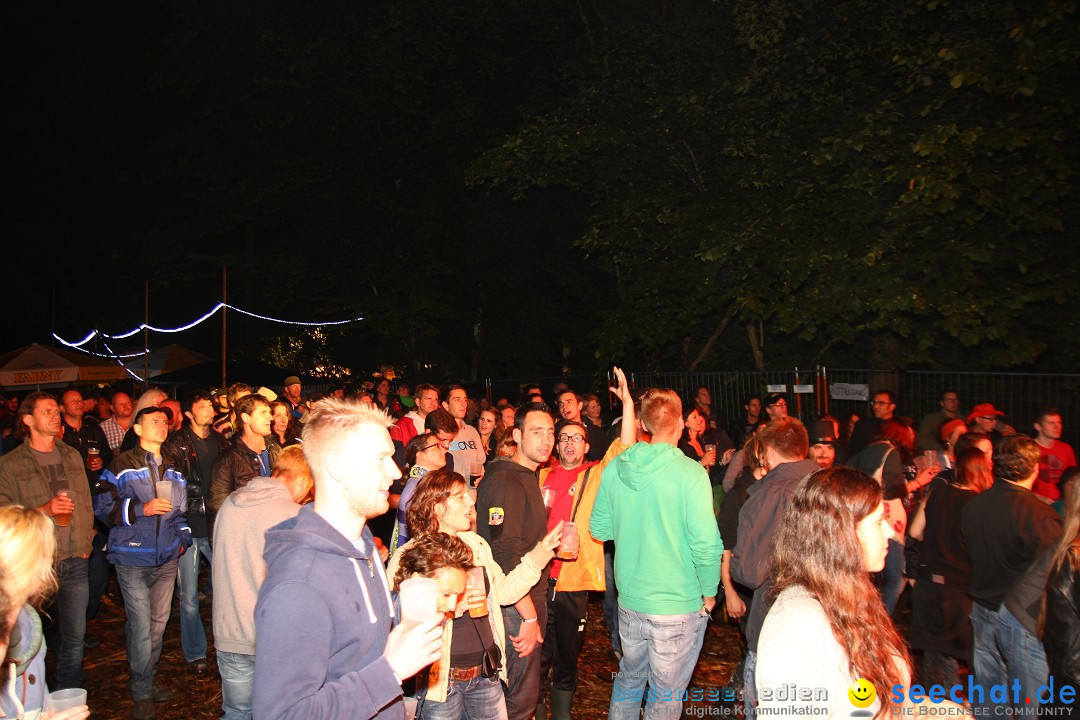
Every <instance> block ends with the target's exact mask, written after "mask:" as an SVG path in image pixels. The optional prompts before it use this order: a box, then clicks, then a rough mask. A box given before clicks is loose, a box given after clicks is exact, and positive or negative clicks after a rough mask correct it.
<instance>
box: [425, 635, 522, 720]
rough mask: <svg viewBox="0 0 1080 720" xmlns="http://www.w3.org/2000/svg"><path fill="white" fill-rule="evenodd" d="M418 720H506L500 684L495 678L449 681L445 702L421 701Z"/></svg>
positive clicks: (477, 677)
mask: <svg viewBox="0 0 1080 720" xmlns="http://www.w3.org/2000/svg"><path fill="white" fill-rule="evenodd" d="M538 649H539V648H537V650H538ZM533 652H536V650H534V651H533ZM533 709H534V710H535V709H536V708H535V707H534V708H533ZM420 717H421V720H461V718H468V720H506V702H505V700H504V699H503V688H502V683H501V682H499V678H498V677H493V678H486V677H481V676H479V675H478V676H476V677H475V678H473V679H472V680H469V681H467V682H454V681H453V680H451V681H450V690H449V692H448V693H447V695H446V702H433V701H431V700H424V706H423V707H422V708H421V709H420Z"/></svg>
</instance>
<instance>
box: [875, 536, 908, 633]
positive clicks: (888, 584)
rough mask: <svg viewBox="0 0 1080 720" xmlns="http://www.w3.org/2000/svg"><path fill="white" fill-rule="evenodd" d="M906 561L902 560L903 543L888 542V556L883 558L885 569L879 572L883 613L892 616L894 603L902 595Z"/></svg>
mask: <svg viewBox="0 0 1080 720" xmlns="http://www.w3.org/2000/svg"><path fill="white" fill-rule="evenodd" d="M906 569H907V561H906V560H905V559H904V543H899V542H896V541H895V540H890V541H889V554H888V555H886V556H885V567H884V568H883V569H882V571H881V578H880V583H881V599H882V601H883V602H884V603H885V612H887V613H889V615H892V614H893V612H894V611H895V610H896V603H897V602H898V601H899V600H900V596H901V595H903V594H904V583H905V582H906V581H905V580H904V571H905V570H906Z"/></svg>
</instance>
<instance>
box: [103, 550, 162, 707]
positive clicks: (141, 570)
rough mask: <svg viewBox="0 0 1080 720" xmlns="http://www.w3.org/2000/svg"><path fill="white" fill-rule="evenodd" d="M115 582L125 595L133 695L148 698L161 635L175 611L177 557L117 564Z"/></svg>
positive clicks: (159, 650)
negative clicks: (149, 564) (154, 562)
mask: <svg viewBox="0 0 1080 720" xmlns="http://www.w3.org/2000/svg"><path fill="white" fill-rule="evenodd" d="M116 581H117V582H118V583H119V584H120V591H121V592H122V593H123V594H124V612H125V613H126V615H127V622H125V623H124V636H125V639H126V641H127V656H128V665H129V666H130V668H131V680H130V683H129V687H130V688H131V697H132V699H134V700H145V699H146V698H148V697H150V696H151V695H152V694H153V689H154V674H155V673H156V672H157V664H158V658H160V657H161V641H162V636H164V634H165V624H166V623H167V622H168V621H169V612H170V611H171V610H172V597H173V586H174V585H175V584H176V560H170V561H169V562H167V563H165V564H164V565H157V566H155V567H133V566H128V565H117V566H116Z"/></svg>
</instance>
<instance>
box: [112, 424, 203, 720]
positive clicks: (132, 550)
mask: <svg viewBox="0 0 1080 720" xmlns="http://www.w3.org/2000/svg"><path fill="white" fill-rule="evenodd" d="M131 426H132V427H133V428H134V429H135V434H136V435H137V436H138V437H139V444H138V445H137V446H136V447H134V448H132V449H131V450H128V451H127V452H123V453H120V454H119V455H117V456H116V457H115V458H114V459H113V461H112V463H110V465H109V467H108V469H107V470H105V471H103V472H102V473H101V478H100V480H98V483H97V485H96V486H95V487H94V513H95V514H96V515H97V518H98V520H100V521H101V522H103V523H105V524H106V525H108V526H109V528H110V530H109V562H111V563H112V564H113V565H114V566H116V579H117V582H118V583H119V585H120V591H121V592H122V593H123V596H124V612H125V614H126V615H127V622H126V623H125V625H124V638H125V641H126V643H127V657H128V665H129V667H130V669H131V676H130V681H129V687H130V690H131V697H132V699H133V700H134V701H135V707H134V714H133V717H134V718H135V720H153V718H154V716H155V713H154V703H155V702H165V701H166V700H168V699H169V698H171V697H172V693H171V692H170V691H169V690H168V689H166V688H164V687H162V686H161V685H159V684H158V683H156V682H155V681H154V676H155V675H156V673H157V665H158V659H159V658H160V657H161V646H162V638H163V636H164V634H165V624H166V623H167V622H168V621H169V612H170V609H171V608H172V598H173V587H174V585H175V583H176V573H177V560H178V559H179V557H180V555H181V554H182V553H183V552H184V549H185V548H187V547H188V546H189V545H191V530H190V529H189V528H188V525H187V521H186V519H185V518H184V515H183V513H182V511H181V507H182V506H183V501H184V499H185V497H186V494H187V487H186V483H185V482H184V481H183V480H181V479H179V478H174V477H172V472H171V471H168V473H167V472H166V468H165V463H164V460H163V458H162V456H161V445H162V443H164V442H165V438H166V435H167V434H168V428H169V418H168V415H167V414H166V412H165V410H164V408H160V407H155V406H153V405H150V406H148V407H145V408H143V409H142V410H140V411H139V412H138V414H137V415H136V416H135V421H134V422H133V423H132V425H131ZM165 480H172V482H171V484H170V485H169V486H167V488H166V486H163V485H162V486H159V484H158V483H159V482H160V481H165Z"/></svg>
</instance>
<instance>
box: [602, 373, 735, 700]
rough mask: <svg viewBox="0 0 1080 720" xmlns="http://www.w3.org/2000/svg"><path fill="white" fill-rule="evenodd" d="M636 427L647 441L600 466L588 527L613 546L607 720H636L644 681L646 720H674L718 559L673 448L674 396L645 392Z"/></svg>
mask: <svg viewBox="0 0 1080 720" xmlns="http://www.w3.org/2000/svg"><path fill="white" fill-rule="evenodd" d="M641 423H642V426H643V428H644V429H645V430H646V431H647V432H649V433H651V434H652V439H651V440H650V441H649V442H648V443H641V442H639V443H637V444H635V445H633V446H631V447H630V448H629V449H628V450H626V451H625V452H624V453H622V454H621V455H620V456H619V457H617V458H615V459H614V460H613V461H612V462H611V464H610V465H608V467H607V469H606V470H605V471H604V475H603V480H602V481H601V483H600V490H599V492H598V494H597V498H596V504H595V506H594V507H593V512H592V517H591V519H590V528H591V531H592V535H593V537H594V538H596V539H597V540H614V541H615V548H616V550H615V583H616V585H617V586H618V588H619V638H620V640H621V641H622V650H623V657H622V660H621V661H620V662H619V674H618V676H617V677H616V678H615V682H614V685H613V687H612V690H611V705H610V707H609V709H608V718H609V720H620V719H626V720H630V719H631V718H635V719H636V718H638V717H639V716H640V708H641V700H642V693H643V692H644V691H645V687H646V682H647V683H648V688H649V689H648V693H647V695H646V696H645V699H646V700H647V704H646V706H645V718H646V720H653V719H654V718H671V719H674V718H678V717H680V716H681V715H682V700H681V699H680V697H681V695H682V692H683V691H684V690H685V689H686V685H687V683H688V682H690V676H691V674H692V673H693V671H694V665H696V664H697V658H698V653H700V652H701V643H702V640H703V639H704V637H705V626H706V624H707V622H708V619H709V614H710V613H711V612H712V609H713V607H714V606H715V605H716V588H717V586H718V585H719V583H720V556H721V554H722V553H723V550H724V547H723V543H722V542H721V541H720V533H719V531H718V530H717V527H716V518H715V517H713V513H712V488H711V486H710V485H709V476H708V474H707V473H706V471H705V469H704V468H702V467H701V465H700V464H698V463H696V462H694V461H693V460H690V459H689V458H687V457H686V456H685V455H684V454H683V453H682V451H680V450H679V449H678V447H677V445H678V441H679V436H680V435H681V434H682V431H683V420H682V401H681V400H680V399H679V396H678V394H677V393H676V392H675V391H674V390H670V389H653V390H649V391H648V392H647V393H645V395H644V396H643V397H642V398H641ZM673 647H674V648H677V649H676V651H675V652H674V653H672V652H671V648H673Z"/></svg>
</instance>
